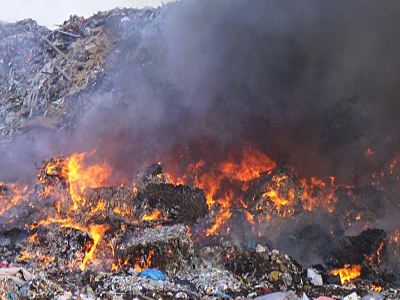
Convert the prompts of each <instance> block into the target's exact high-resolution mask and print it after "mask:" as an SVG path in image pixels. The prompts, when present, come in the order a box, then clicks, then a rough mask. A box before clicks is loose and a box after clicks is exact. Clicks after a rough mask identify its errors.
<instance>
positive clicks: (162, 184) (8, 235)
mask: <svg viewBox="0 0 400 300" xmlns="http://www.w3.org/2000/svg"><path fill="white" fill-rule="evenodd" d="M86 158H87V157H86V156H85V155H84V154H82V153H80V154H79V153H78V154H74V155H72V156H71V157H54V158H52V159H49V160H47V161H45V162H43V165H42V167H41V168H40V169H39V170H38V176H37V183H36V185H35V187H34V189H33V190H31V191H30V192H27V191H25V192H21V191H17V190H16V189H13V188H12V187H8V186H7V185H5V184H4V185H3V187H2V199H8V200H10V201H11V202H13V206H11V207H10V208H9V209H7V210H6V211H5V212H4V213H3V214H2V215H1V218H2V224H3V225H2V227H1V229H0V245H1V248H0V255H1V265H0V282H1V288H0V291H1V292H2V297H8V298H10V297H11V298H12V297H13V299H25V298H29V299H43V298H45V299H73V297H81V298H84V299H96V298H98V297H99V298H106V299H130V298H134V297H139V298H140V297H143V298H144V299H147V298H148V297H150V298H171V299H172V298H179V299H198V298H204V299H221V298H242V297H249V298H255V297H259V299H307V298H305V297H310V298H311V297H315V298H317V297H318V296H321V295H329V296H335V297H339V298H340V297H345V298H344V299H358V298H357V296H354V295H355V294H358V295H360V296H365V295H375V296H374V297H378V296H377V295H378V294H377V293H379V297H388V299H396V297H398V292H397V291H396V290H393V289H391V288H388V287H389V286H388V285H387V283H386V282H384V281H383V280H382V279H380V278H382V277H381V275H379V274H377V273H371V272H372V266H373V265H374V264H372V265H370V264H369V262H371V261H374V262H376V263H377V262H378V260H381V259H382V260H383V259H384V257H381V255H382V253H380V252H379V251H382V249H380V247H381V246H380V245H381V243H382V242H383V241H384V240H385V238H386V236H385V232H384V231H382V230H368V231H366V232H363V233H362V234H361V235H360V236H358V237H347V238H345V239H344V240H343V241H342V242H340V243H338V245H337V247H336V248H335V250H334V251H333V252H332V257H331V260H330V261H331V262H330V263H331V266H342V265H343V264H344V263H349V264H357V263H359V264H360V267H359V269H358V267H356V270H355V272H356V274H354V276H353V275H352V274H350V273H351V270H350V269H348V270H347V273H346V270H340V269H339V268H338V269H337V270H336V269H332V268H327V266H322V265H317V266H313V267H308V268H305V267H303V266H302V265H300V264H299V263H298V262H296V261H295V260H294V259H293V258H291V257H290V256H288V255H285V254H283V253H281V252H280V251H279V250H276V249H271V247H270V246H269V245H268V243H265V239H264V240H262V239H260V240H259V241H255V242H254V244H253V245H246V244H245V243H243V242H242V243H240V242H237V241H235V239H234V237H232V236H227V235H214V236H209V237H207V236H206V235H205V232H206V230H205V229H206V228H205V227H206V226H210V224H212V223H213V222H214V220H213V218H211V217H210V216H211V215H210V212H209V210H208V208H207V206H206V198H205V194H204V192H203V191H202V190H200V189H198V188H192V187H189V186H185V185H174V184H172V183H170V182H169V179H168V177H169V176H168V174H167V173H165V172H164V171H163V168H162V167H161V165H160V164H154V165H152V166H150V167H149V168H147V169H146V170H144V171H143V172H142V173H141V174H139V175H138V176H137V177H136V178H135V180H134V182H133V183H132V185H131V186H116V187H105V186H104V184H105V181H104V178H105V177H106V174H107V172H108V169H107V166H106V165H101V164H94V165H85V159H86ZM270 178H273V177H270ZM271 182H272V181H271ZM17 192H20V193H22V195H16V193H17ZM16 196H18V197H19V198H18V199H19V201H17V200H15V197H16ZM13 199H14V200H13ZM233 222H235V221H233ZM263 241H264V242H263ZM379 249H380V250H379ZM368 251H369V252H368ZM357 253H359V254H357ZM366 253H368V254H369V255H371V258H365V255H366ZM374 255H375V256H374ZM349 256H350V257H351V259H347V258H348V257H349ZM361 265H362V266H361ZM376 267H378V265H376ZM345 268H346V267H345ZM335 270H336V271H335ZM366 270H367V271H368V272H367V271H366ZM357 272H358V273H357ZM361 272H362V273H361ZM361 274H363V276H361ZM364 274H365V275H364ZM347 295H350V296H347ZM346 296H347V298H346ZM146 297H147V298H146ZM349 297H350V298H349ZM352 297H353V298H352ZM354 297H356V298H354ZM391 297H392V298H391ZM321 299H322V298H321ZM365 299H369V298H365Z"/></svg>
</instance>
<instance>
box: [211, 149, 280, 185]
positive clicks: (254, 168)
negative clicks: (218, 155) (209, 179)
mask: <svg viewBox="0 0 400 300" xmlns="http://www.w3.org/2000/svg"><path fill="white" fill-rule="evenodd" d="M275 167H276V164H275V162H274V161H273V160H272V159H270V158H269V157H268V156H267V155H265V154H264V153H262V152H260V151H255V150H252V149H250V148H248V149H246V150H245V151H244V152H243V157H242V159H241V161H240V162H239V163H236V162H234V161H232V160H231V161H229V160H228V161H223V162H222V163H221V164H220V166H219V170H220V171H221V174H222V175H223V176H224V177H227V178H230V179H233V180H237V181H240V182H247V181H250V180H252V179H254V178H258V177H260V175H261V173H262V172H266V171H269V170H272V169H275Z"/></svg>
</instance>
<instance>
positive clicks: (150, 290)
mask: <svg viewBox="0 0 400 300" xmlns="http://www.w3.org/2000/svg"><path fill="white" fill-rule="evenodd" d="M168 9H169V6H168V5H167V6H163V7H161V8H157V9H143V10H136V9H115V10H111V11H108V12H100V13H98V14H96V15H94V16H93V17H91V18H88V19H85V18H81V17H77V16H73V17H71V18H70V19H69V20H67V21H66V22H64V24H62V25H60V26H59V27H58V28H57V29H56V30H53V31H50V30H48V29H46V28H44V27H41V26H38V25H37V24H36V23H35V22H34V21H32V20H26V21H21V22H18V23H15V24H0V97H1V100H2V101H1V102H0V133H1V134H0V136H1V137H0V145H3V144H6V143H8V142H9V141H10V140H11V139H12V138H13V137H15V136H18V135H20V134H22V133H28V135H27V136H34V135H35V132H36V130H37V129H39V130H40V131H41V132H43V131H49V132H54V131H58V130H64V129H69V128H73V127H74V126H76V123H77V120H78V119H79V117H80V116H82V114H83V113H84V112H85V111H87V110H89V109H90V108H91V105H92V101H93V99H96V97H103V98H107V99H109V101H121V102H124V101H131V100H132V99H131V98H132V95H131V94H130V93H129V89H127V90H124V89H121V90H114V89H113V86H114V85H113V84H112V83H113V82H114V81H118V83H119V84H120V85H124V84H125V85H129V84H130V80H131V78H119V77H116V74H118V73H117V72H114V71H115V70H118V69H119V68H123V67H124V65H125V64H128V63H129V64H132V66H134V68H133V67H132V69H135V68H138V69H140V70H141V71H142V72H141V74H152V72H151V69H152V68H153V66H154V65H155V64H156V63H157V51H158V50H157V51H155V53H148V52H146V49H142V48H141V47H140V45H141V43H142V42H143V40H144V39H145V36H148V35H151V34H155V35H156V33H157V32H158V30H160V28H159V22H160V20H161V19H162V18H163V16H164V15H165V14H166V13H167V12H168ZM155 48H156V47H155ZM160 51H162V50H160ZM15 53H18V55H15ZM111 74H112V75H111ZM121 74H124V72H122V73H121ZM121 76H122V75H121ZM148 77H149V78H146V80H151V81H155V84H154V86H155V89H157V88H160V89H161V88H163V89H165V90H168V86H165V83H164V82H157V78H154V77H153V76H150V75H149V76H148ZM113 104H115V103H113ZM74 162H76V161H74V160H72V159H71V158H66V157H53V158H51V159H49V160H47V161H45V162H43V165H42V166H40V167H39V168H38V175H37V182H36V183H35V184H34V186H33V187H31V186H30V187H21V186H17V185H14V184H9V183H0V204H1V207H0V298H1V299H60V300H61V299H96V298H100V299H134V298H135V297H137V298H139V299H149V298H162V299H164V298H167V299H173V298H178V299H199V298H202V299H222V298H257V297H258V299H265V300H268V299H271V300H273V299H308V298H309V299H311V298H315V299H321V300H323V299H325V300H326V299H330V298H328V297H333V298H335V299H341V298H343V299H346V300H353V299H359V298H360V297H361V296H362V297H363V299H366V300H367V299H399V297H400V296H399V291H398V290H396V289H393V288H392V286H395V283H396V282H398V280H399V273H398V271H397V272H393V268H390V269H389V270H388V269H386V266H387V265H389V264H390V265H391V266H396V267H397V269H399V268H398V267H399V266H400V254H399V253H400V252H399V249H400V240H399V239H400V238H399V237H400V234H399V233H398V234H397V235H389V234H388V233H386V232H385V231H384V230H381V229H368V228H362V229H361V230H359V231H360V232H361V233H360V234H355V235H349V236H347V235H346V234H345V233H346V232H348V231H349V229H351V228H352V224H353V223H354V222H355V220H358V219H359V218H360V214H361V215H362V218H363V220H364V219H365V220H368V221H371V222H372V223H373V222H374V221H376V220H377V219H379V214H380V212H381V209H380V208H381V207H384V206H385V205H387V203H386V202H387V201H386V200H387V195H386V194H385V192H384V191H382V189H380V188H379V187H376V186H367V187H360V188H359V187H353V186H347V187H336V186H334V185H332V188H331V189H330V188H329V187H328V188H327V186H325V185H324V184H322V183H321V182H319V181H318V180H314V181H312V182H311V183H308V182H304V181H303V180H302V179H301V178H299V177H298V176H297V175H296V174H295V172H293V170H291V169H290V168H286V167H282V168H276V169H273V170H272V169H271V170H270V171H268V172H263V173H262V174H260V176H258V177H257V178H255V179H254V180H253V179H252V180H249V182H248V183H249V184H248V186H247V185H246V188H245V189H243V190H240V191H239V193H241V196H243V197H242V200H243V201H241V202H239V201H237V202H235V203H232V204H230V205H231V206H229V209H231V210H230V211H224V209H226V207H224V203H222V204H221V203H217V204H216V206H215V207H212V208H210V207H209V206H208V203H207V200H208V199H207V195H206V192H207V191H206V190H205V189H204V187H200V186H197V185H196V184H178V183H177V182H174V180H172V179H171V176H169V175H170V174H167V173H165V172H164V170H163V168H162V167H161V165H160V164H154V165H152V166H150V167H149V168H147V169H146V170H144V171H143V172H142V173H141V174H139V175H138V176H137V177H136V178H135V180H133V182H132V183H130V184H126V185H117V184H114V185H106V184H105V181H104V180H103V179H104V177H105V174H106V173H107V172H109V170H107V169H106V168H100V169H97V168H92V169H90V168H89V169H90V170H91V171H93V172H92V173H88V174H85V176H84V178H83V179H84V180H83V181H84V182H85V183H86V184H85V185H81V183H82V182H81V181H82V178H76V177H74V174H75V173H73V172H72V173H71V172H70V173H69V174H67V173H66V172H65V167H66V165H68V168H69V169H72V168H74V167H76V166H75V165H74ZM70 164H71V165H70ZM78 170H79V169H78ZM78 173H79V172H78ZM197 183H199V182H197ZM229 183H230V182H229V180H227V182H226V184H229ZM305 196H307V198H306V199H307V201H304V199H305ZM314 200H315V201H314ZM319 200H324V201H323V202H321V201H319ZM361 200H362V201H361ZM333 206H334V207H335V213H334V214H333V213H332V207H333ZM221 213H222V214H223V213H225V216H227V215H229V217H230V219H229V221H226V220H225V223H223V222H221V223H223V224H221V226H220V227H219V228H217V227H215V228H216V229H215V230H213V232H212V233H210V234H208V233H207V229H209V228H213V227H212V226H213V225H214V224H215V220H216V219H217V218H218V216H220V215H221ZM261 220H262V221H263V222H264V223H261ZM265 220H267V224H265ZM326 223H329V224H332V227H331V228H327V227H324V226H323V225H321V224H326ZM260 233H261V234H260ZM315 241H318V243H316V242H315ZM311 242H312V243H311ZM293 245H296V247H295V248H296V249H293ZM278 249H279V250H278ZM286 253H289V254H290V255H289V254H286ZM296 255H298V256H301V257H308V258H310V257H311V258H316V259H317V260H318V261H321V260H322V261H323V262H324V264H323V265H321V264H317V263H315V262H314V261H312V260H311V261H308V262H307V263H303V265H302V264H300V263H299V262H297V261H296V260H295V259H293V257H296ZM323 296H325V297H323Z"/></svg>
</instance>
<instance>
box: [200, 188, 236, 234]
mask: <svg viewBox="0 0 400 300" xmlns="http://www.w3.org/2000/svg"><path fill="white" fill-rule="evenodd" d="M232 196H233V195H232V194H228V195H226V196H225V198H221V199H218V203H219V204H220V205H221V209H220V210H219V211H218V213H217V216H216V217H215V220H214V224H213V225H212V226H211V227H210V228H208V229H207V232H206V234H207V236H210V235H214V234H217V232H218V229H219V228H220V227H221V226H222V225H223V224H225V223H226V221H228V220H229V219H230V218H231V216H232V211H231V199H232Z"/></svg>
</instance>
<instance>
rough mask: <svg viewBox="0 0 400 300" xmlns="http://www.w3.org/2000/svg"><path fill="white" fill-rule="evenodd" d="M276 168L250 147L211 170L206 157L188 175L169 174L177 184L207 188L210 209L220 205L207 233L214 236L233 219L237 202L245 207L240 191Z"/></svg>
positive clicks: (192, 166)
mask: <svg viewBox="0 0 400 300" xmlns="http://www.w3.org/2000/svg"><path fill="white" fill-rule="evenodd" d="M275 167H276V164H275V162H274V161H273V160H272V159H270V158H269V157H268V156H267V155H265V154H264V153H263V152H261V151H258V150H256V149H251V148H246V149H244V151H243V152H242V153H241V156H240V157H236V158H234V157H230V158H228V159H226V160H223V161H222V162H220V163H218V164H217V165H216V166H215V168H212V169H211V170H210V169H209V168H208V167H207V165H206V163H205V161H204V160H198V161H196V162H194V163H191V164H189V166H188V168H187V170H188V171H187V172H185V173H184V174H179V172H178V174H177V175H176V174H174V175H172V174H168V176H167V177H168V179H169V180H170V181H171V182H173V183H186V184H193V185H194V186H196V187H198V188H201V189H203V190H204V192H205V195H206V202H207V206H208V208H209V209H214V208H215V206H216V205H217V204H218V206H219V208H218V209H217V213H216V215H215V219H214V223H213V224H212V225H211V227H210V228H208V229H207V231H206V235H207V236H210V235H214V234H217V233H218V230H219V228H220V227H221V226H222V225H223V224H225V223H226V222H227V221H228V220H229V219H230V218H231V216H232V207H233V205H237V206H238V205H239V206H243V205H241V203H243V201H241V197H240V193H243V192H244V191H245V190H246V189H247V187H248V184H249V182H250V181H251V180H253V179H256V178H259V177H260V175H261V174H262V173H264V172H269V171H271V170H273V169H274V168H275ZM245 214H246V218H247V219H248V220H249V222H251V223H252V222H254V217H252V216H251V214H249V213H248V212H247V213H246V211H245Z"/></svg>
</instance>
